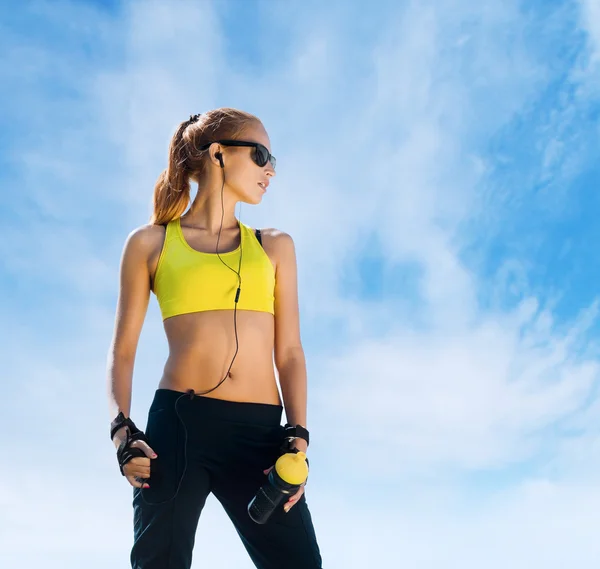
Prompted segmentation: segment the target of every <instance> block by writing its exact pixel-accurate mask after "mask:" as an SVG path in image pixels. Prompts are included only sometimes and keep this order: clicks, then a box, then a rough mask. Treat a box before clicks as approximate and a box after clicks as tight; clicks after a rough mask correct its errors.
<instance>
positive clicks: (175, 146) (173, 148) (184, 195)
mask: <svg viewBox="0 0 600 569" xmlns="http://www.w3.org/2000/svg"><path fill="white" fill-rule="evenodd" d="M188 125H189V122H188V121H185V122H182V123H181V124H180V125H179V128H178V129H177V131H176V132H175V135H174V136H173V138H172V140H171V144H170V145H169V165H168V166H167V168H166V170H163V171H162V172H161V174H160V176H159V177H158V180H156V184H155V185H154V198H153V204H154V211H153V213H152V217H151V218H150V223H154V224H156V225H162V224H163V223H168V222H169V221H171V220H172V219H176V218H178V217H180V216H181V215H182V214H183V212H184V211H185V209H186V208H187V206H188V204H189V203H190V171H189V169H188V168H187V167H186V158H187V157H186V152H185V149H186V144H185V141H184V140H183V132H184V131H185V129H186V128H187V126H188Z"/></svg>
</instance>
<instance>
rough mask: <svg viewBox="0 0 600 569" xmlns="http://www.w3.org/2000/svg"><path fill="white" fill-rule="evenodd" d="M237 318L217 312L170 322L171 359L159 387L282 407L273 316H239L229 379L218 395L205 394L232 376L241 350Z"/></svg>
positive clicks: (241, 312) (255, 313)
mask: <svg viewBox="0 0 600 569" xmlns="http://www.w3.org/2000/svg"><path fill="white" fill-rule="evenodd" d="M233 316H234V312H233V310H212V311H207V312H195V313H190V314H181V315H179V316H174V317H172V318H167V319H166V320H165V321H164V328H165V332H166V336H167V341H168V344H169V356H168V358H167V361H166V363H165V368H164V372H163V376H162V378H161V380H160V382H159V386H158V387H159V388H161V389H172V390H175V391H181V392H185V391H188V390H190V389H193V390H194V391H195V392H196V393H198V394H200V395H202V396H203V397H214V398H217V399H225V400H228V401H243V402H251V403H269V404H273V405H281V398H280V396H279V390H278V388H277V382H276V379H275V368H274V362H273V346H274V336H275V322H274V317H273V315H272V314H270V313H268V312H258V311H251V310H238V311H237V336H238V352H237V356H236V358H235V361H234V362H233V365H232V366H231V370H230V372H229V373H230V375H229V376H228V377H227V379H225V381H224V382H223V383H222V384H221V385H220V386H219V387H217V388H216V389H215V390H214V391H211V392H210V393H206V394H202V393H201V392H202V391H206V390H208V389H211V388H213V387H215V386H216V385H217V384H218V383H219V382H220V381H221V380H222V379H223V377H224V376H225V375H226V374H227V370H228V369H229V366H230V364H231V360H232V358H233V355H234V353H235V350H236V341H235V331H234V321H233Z"/></svg>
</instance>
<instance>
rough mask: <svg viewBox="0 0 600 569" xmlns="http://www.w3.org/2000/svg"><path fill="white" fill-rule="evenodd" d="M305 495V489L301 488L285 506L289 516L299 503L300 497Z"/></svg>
mask: <svg viewBox="0 0 600 569" xmlns="http://www.w3.org/2000/svg"><path fill="white" fill-rule="evenodd" d="M302 494H304V488H300V490H299V491H298V492H296V493H295V494H294V495H293V496H292V497H291V498H290V499H289V500H288V501H287V502H286V503H285V505H284V506H283V509H284V510H285V513H286V514H287V513H288V512H289V511H290V510H291V509H292V508H293V507H294V506H295V505H296V504H297V503H298V500H299V499H300V497H301V496H302Z"/></svg>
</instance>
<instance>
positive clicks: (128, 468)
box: [123, 463, 152, 478]
mask: <svg viewBox="0 0 600 569" xmlns="http://www.w3.org/2000/svg"><path fill="white" fill-rule="evenodd" d="M123 471H124V472H125V474H126V475H127V476H140V477H142V478H150V473H151V472H152V471H151V469H150V467H149V466H137V465H135V464H132V465H130V464H129V463H127V464H126V465H125V466H124V467H123Z"/></svg>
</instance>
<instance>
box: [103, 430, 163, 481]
mask: <svg viewBox="0 0 600 569" xmlns="http://www.w3.org/2000/svg"><path fill="white" fill-rule="evenodd" d="M125 431H126V428H125V427H124V428H123V429H119V430H118V431H117V432H116V433H115V437H114V439H113V442H114V444H115V447H117V448H118V447H119V446H120V444H121V441H125V440H127V433H126V432H125ZM130 448H139V449H141V450H142V452H143V453H144V454H145V455H146V456H145V457H137V456H136V457H134V458H132V459H131V460H130V461H129V462H127V464H126V465H125V466H123V473H124V474H125V478H127V481H128V482H129V484H131V485H132V486H133V487H134V488H150V485H149V484H148V483H147V482H144V481H143V480H142V479H144V478H145V479H149V478H150V460H151V459H154V458H157V457H158V455H157V454H156V453H155V452H154V451H153V450H152V449H151V448H150V445H148V443H146V442H144V441H139V440H136V441H133V442H132V443H131V445H130Z"/></svg>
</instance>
